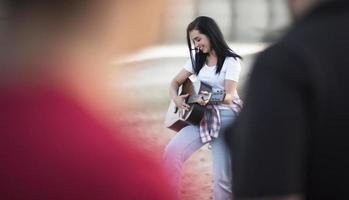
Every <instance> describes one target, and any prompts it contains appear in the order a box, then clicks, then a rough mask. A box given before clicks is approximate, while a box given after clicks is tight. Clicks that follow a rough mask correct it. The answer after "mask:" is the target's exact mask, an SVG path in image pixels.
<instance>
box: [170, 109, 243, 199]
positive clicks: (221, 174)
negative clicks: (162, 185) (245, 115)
mask: <svg viewBox="0 0 349 200" xmlns="http://www.w3.org/2000/svg"><path fill="white" fill-rule="evenodd" d="M219 111H220V112H219V113H220V117H221V128H220V131H219V136H218V138H217V139H214V140H213V141H211V142H210V143H211V146H212V158H213V198H214V199H215V200H223V199H224V200H227V199H232V198H233V194H232V169H231V155H230V151H229V149H228V146H227V144H226V143H225V141H224V134H225V133H224V130H225V129H226V128H227V127H228V126H229V125H230V124H231V123H233V121H234V120H235V118H236V116H237V114H236V113H235V112H234V111H232V110H231V109H220V110H219ZM203 145H205V144H203V143H202V142H201V138H200V134H199V127H198V126H192V125H190V126H187V127H185V128H183V129H182V130H180V131H179V132H178V133H177V134H176V135H175V137H173V138H172V139H171V141H170V142H169V143H168V144H167V146H166V149H165V166H166V168H167V170H168V172H169V176H170V179H171V181H172V184H173V187H174V188H175V189H177V191H178V190H179V186H180V180H181V170H182V165H183V163H184V162H185V161H186V160H187V159H188V158H189V157H190V156H191V155H192V154H193V153H194V152H195V151H196V150H198V149H199V148H200V147H202V146H203Z"/></svg>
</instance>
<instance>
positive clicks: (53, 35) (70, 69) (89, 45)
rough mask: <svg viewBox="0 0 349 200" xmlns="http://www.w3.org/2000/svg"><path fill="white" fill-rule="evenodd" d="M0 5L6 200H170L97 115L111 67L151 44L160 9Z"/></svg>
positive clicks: (153, 167) (0, 132)
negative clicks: (118, 58) (117, 58)
mask: <svg viewBox="0 0 349 200" xmlns="http://www.w3.org/2000/svg"><path fill="white" fill-rule="evenodd" d="M0 2H1V3H0V8H1V9H0V15H1V16H0V17H1V24H0V43H1V45H0V68H1V74H0V113H1V114H0V163H1V167H0V177H1V178H0V199H2V200H6V199H137V200H138V199H150V200H156V199H158V200H163V199H172V197H173V195H172V194H173V192H172V191H171V188H169V187H168V185H167V182H166V179H165V178H164V176H163V170H162V167H161V166H160V164H159V163H158V162H157V161H155V160H153V158H150V157H149V156H148V155H145V154H143V153H142V152H141V151H140V150H138V149H137V148H134V147H133V146H137V143H136V142H135V141H132V142H131V141H130V140H128V139H126V138H125V136H124V135H126V134H127V131H126V132H125V129H122V130H121V128H116V129H117V130H116V131H115V130H114V129H111V128H110V127H107V126H106V125H105V122H104V121H103V119H104V118H103V117H102V116H100V113H98V110H99V109H100V108H101V107H103V106H104V105H102V103H103V102H105V101H103V96H101V94H102V93H103V92H101V91H103V81H102V80H103V79H104V78H105V76H104V75H106V72H107V70H106V69H107V68H106V67H105V66H107V65H108V64H109V63H110V61H111V59H112V58H113V57H114V56H116V55H120V54H122V53H126V52H128V51H130V50H133V49H135V48H137V47H140V46H142V45H144V44H147V43H149V42H151V41H152V39H154V36H156V35H154V34H155V33H154V32H152V31H149V33H147V34H143V33H142V34H139V32H141V31H142V30H143V29H145V28H149V27H150V28H151V27H154V26H157V23H159V20H156V19H158V16H159V15H158V14H160V11H161V8H162V6H161V1H157V0H146V1H141V0H135V1H132V3H131V2H129V1H126V0H117V1H108V0H60V1H40V0H36V1H35V0H34V1H30V0H1V1H0ZM144 12H148V14H147V15H142V13H144ZM141 19H142V20H146V21H148V22H149V23H145V24H143V25H142V24H139V23H138V22H139V20H141ZM126 36H127V37H126ZM131 131H132V130H129V132H131Z"/></svg>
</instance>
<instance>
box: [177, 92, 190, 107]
mask: <svg viewBox="0 0 349 200" xmlns="http://www.w3.org/2000/svg"><path fill="white" fill-rule="evenodd" d="M188 96H189V94H183V95H179V96H176V97H175V98H174V99H173V101H174V103H175V104H176V106H177V108H178V109H180V110H189V108H190V106H189V105H188V104H186V103H185V99H186V98H187V97H188Z"/></svg>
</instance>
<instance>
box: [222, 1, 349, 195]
mask: <svg viewBox="0 0 349 200" xmlns="http://www.w3.org/2000/svg"><path fill="white" fill-rule="evenodd" d="M289 4H290V8H291V11H292V13H293V14H295V17H296V22H295V24H294V26H293V27H291V29H290V30H289V32H288V33H287V34H286V35H285V36H284V37H283V38H282V39H281V40H280V41H279V42H278V43H276V44H275V45H272V46H271V47H270V48H268V49H267V50H266V51H264V52H263V53H261V55H259V57H258V59H257V61H256V63H255V66H254V69H253V72H252V75H251V77H250V82H249V85H248V88H247V89H248V90H247V96H246V99H245V107H244V109H243V111H242V112H241V114H240V117H239V118H238V119H237V121H236V123H235V124H234V125H233V127H232V128H231V129H230V130H229V136H228V138H227V139H228V142H229V143H230V147H231V148H232V152H234V156H233V158H234V160H233V174H234V176H233V177H234V178H235V179H234V181H233V182H234V187H235V188H234V191H236V193H235V195H236V197H238V198H239V199H244V198H246V199H316V200H318V199H346V198H347V197H346V196H347V194H348V193H347V190H348V187H347V186H348V180H349V170H348V169H349V162H348V155H349V154H348V153H349V143H348V139H349V135H348V133H349V104H348V102H349V95H348V94H347V92H348V91H349V84H348V83H347V81H348V80H349V67H348V66H349V56H348V52H349V1H347V0H289Z"/></svg>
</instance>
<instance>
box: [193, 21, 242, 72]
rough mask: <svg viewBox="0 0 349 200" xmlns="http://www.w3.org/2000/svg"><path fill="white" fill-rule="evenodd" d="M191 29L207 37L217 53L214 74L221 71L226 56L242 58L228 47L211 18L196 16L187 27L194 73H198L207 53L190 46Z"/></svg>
mask: <svg viewBox="0 0 349 200" xmlns="http://www.w3.org/2000/svg"><path fill="white" fill-rule="evenodd" d="M193 30H198V31H199V32H200V33H201V34H204V35H206V36H207V37H208V38H209V41H210V43H211V48H213V50H214V51H215V53H216V55H217V69H216V74H219V73H220V72H221V70H222V67H223V63H224V60H225V58H226V57H233V58H234V59H237V58H239V59H242V57H241V56H239V55H238V54H236V53H235V52H234V51H233V50H231V49H230V48H229V46H228V44H227V43H226V42H225V40H224V37H223V34H222V32H221V30H220V29H219V27H218V25H217V23H216V22H215V21H214V20H213V19H212V18H210V17H206V16H200V17H197V18H196V19H195V20H194V21H192V22H191V23H190V24H189V25H188V27H187V43H188V48H189V54H190V59H191V63H192V65H193V68H194V71H195V74H196V75H197V74H199V72H200V70H201V68H202V67H203V66H204V64H205V62H206V58H207V55H208V54H207V53H203V52H202V51H199V50H197V49H196V50H195V49H193V48H192V45H191V41H190V37H189V33H190V32H191V31H193ZM193 50H195V59H194V56H193Z"/></svg>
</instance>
